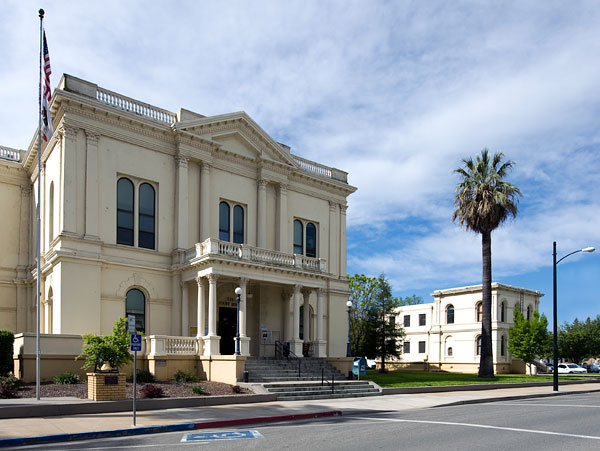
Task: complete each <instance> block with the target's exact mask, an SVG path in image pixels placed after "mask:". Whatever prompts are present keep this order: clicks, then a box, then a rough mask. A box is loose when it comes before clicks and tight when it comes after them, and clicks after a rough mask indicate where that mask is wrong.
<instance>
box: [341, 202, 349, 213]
mask: <svg viewBox="0 0 600 451" xmlns="http://www.w3.org/2000/svg"><path fill="white" fill-rule="evenodd" d="M346 210H348V205H342V204H340V213H341V214H343V215H345V214H346Z"/></svg>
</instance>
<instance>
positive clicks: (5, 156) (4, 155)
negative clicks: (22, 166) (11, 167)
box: [0, 147, 21, 163]
mask: <svg viewBox="0 0 600 451" xmlns="http://www.w3.org/2000/svg"><path fill="white" fill-rule="evenodd" d="M0 159H2V160H8V161H15V162H17V163H18V162H19V161H20V160H21V157H20V155H19V151H18V150H14V149H6V148H4V147H0Z"/></svg>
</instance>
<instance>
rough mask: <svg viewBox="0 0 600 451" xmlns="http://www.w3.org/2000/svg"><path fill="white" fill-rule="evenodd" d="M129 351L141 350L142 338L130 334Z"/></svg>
mask: <svg viewBox="0 0 600 451" xmlns="http://www.w3.org/2000/svg"><path fill="white" fill-rule="evenodd" d="M129 349H131V350H132V351H141V350H142V336H141V335H140V334H131V346H130V347H129Z"/></svg>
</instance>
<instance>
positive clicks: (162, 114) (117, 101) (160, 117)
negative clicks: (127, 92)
mask: <svg viewBox="0 0 600 451" xmlns="http://www.w3.org/2000/svg"><path fill="white" fill-rule="evenodd" d="M96 100H98V101H99V102H102V103H105V104H107V105H110V106H112V107H115V108H119V109H120V110H124V111H128V112H130V113H134V114H138V115H140V116H144V117H146V118H148V119H152V120H154V121H157V122H162V123H165V124H172V123H173V122H175V121H177V115H176V114H175V113H172V112H170V111H167V110H163V109H162V108H158V107H155V106H152V105H149V104H147V103H143V102H139V101H137V100H134V99H132V98H129V97H125V96H123V95H121V94H117V93H116V92H112V91H109V90H107V89H104V88H100V87H98V88H97V90H96Z"/></svg>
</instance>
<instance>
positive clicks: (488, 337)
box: [479, 232, 494, 378]
mask: <svg viewBox="0 0 600 451" xmlns="http://www.w3.org/2000/svg"><path fill="white" fill-rule="evenodd" d="M481 252H482V261H483V277H482V284H481V304H482V305H481V307H482V318H481V356H480V361H479V377H485V378H491V377H494V360H493V354H492V232H483V233H482V234H481Z"/></svg>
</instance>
